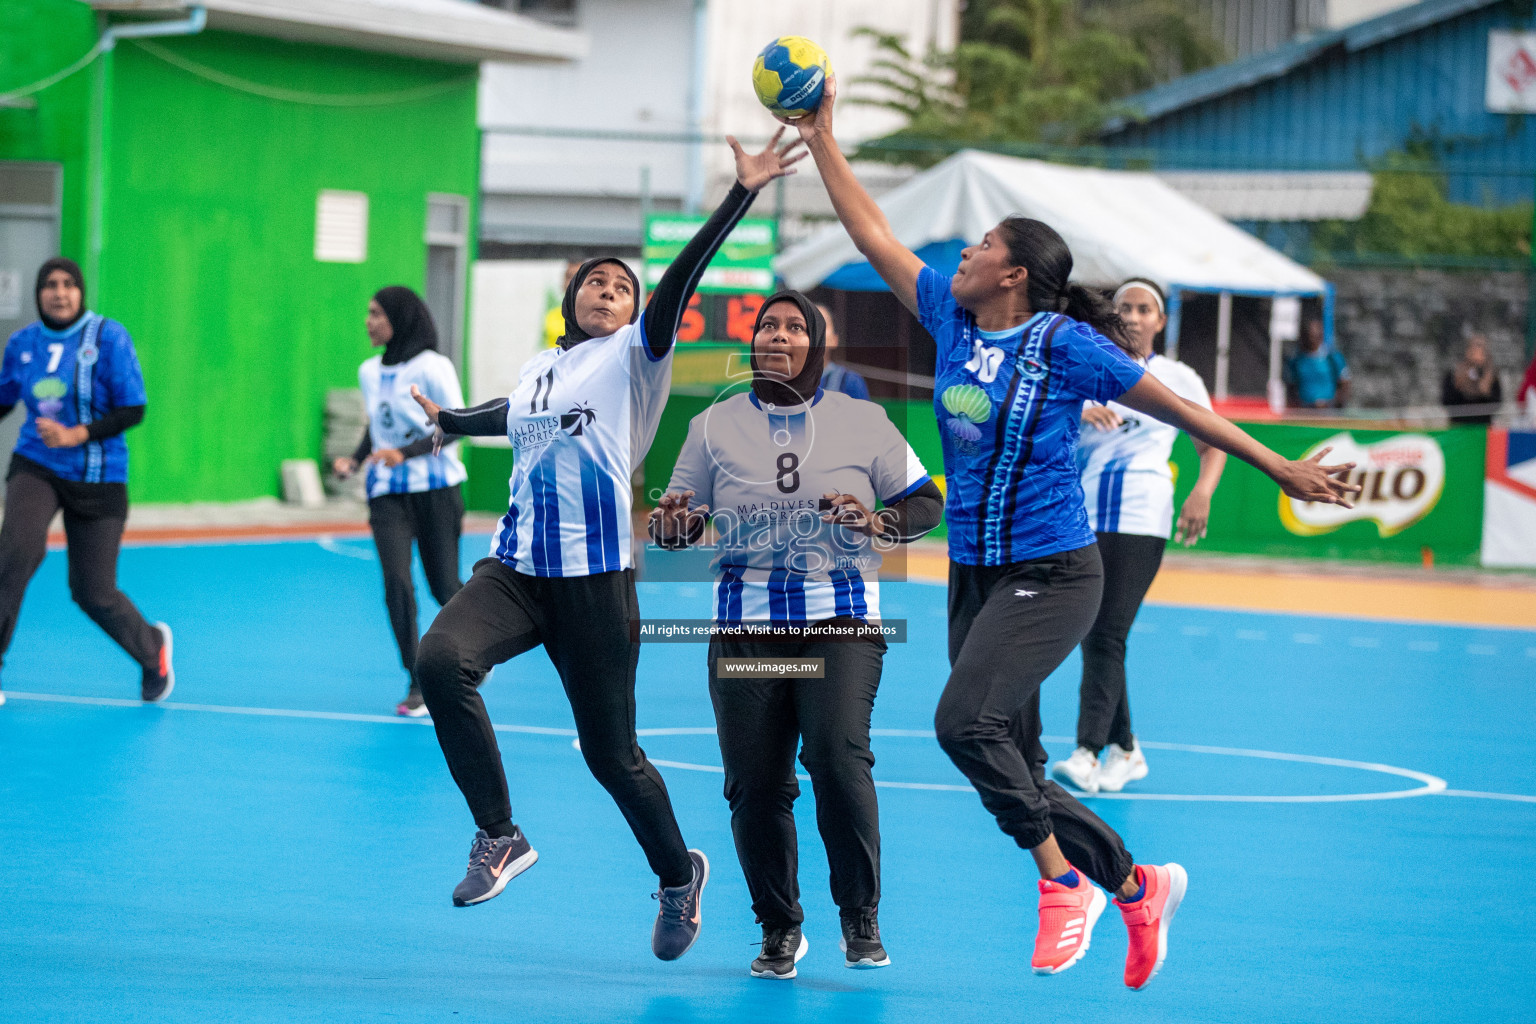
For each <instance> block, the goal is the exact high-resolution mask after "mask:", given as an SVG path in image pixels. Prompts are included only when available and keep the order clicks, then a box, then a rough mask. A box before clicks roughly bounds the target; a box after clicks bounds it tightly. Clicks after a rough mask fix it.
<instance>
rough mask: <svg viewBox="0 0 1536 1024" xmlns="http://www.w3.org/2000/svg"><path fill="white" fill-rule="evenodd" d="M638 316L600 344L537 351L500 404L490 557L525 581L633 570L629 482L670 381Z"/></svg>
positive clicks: (668, 368)
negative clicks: (501, 486) (503, 457)
mask: <svg viewBox="0 0 1536 1024" xmlns="http://www.w3.org/2000/svg"><path fill="white" fill-rule="evenodd" d="M644 324H645V317H643V316H642V317H641V318H640V320H638V321H637V322H635V323H632V324H629V325H627V326H625V327H622V328H620V329H619V330H618V331H616V332H615V333H613V334H610V335H609V336H608V337H606V338H591V339H589V340H586V341H583V342H582V343H581V344H579V345H573V346H571V347H570V348H553V349H546V350H544V351H543V352H540V353H539V354H538V355H536V356H534V357H533V358H532V359H530V360H528V362H527V363H526V364H525V365H524V366H523V370H522V374H521V376H520V377H519V378H518V384H517V390H516V391H514V392H512V397H511V398H510V399H509V400H508V408H507V436H508V437H509V438H510V439H511V441H512V449H513V456H512V459H513V462H512V479H511V481H510V486H511V489H512V500H511V503H510V504H509V506H508V508H507V514H506V515H505V516H503V517H502V520H501V524H500V526H498V527H497V530H496V534H495V536H494V537H492V539H491V555H492V557H494V558H498V559H500V560H501V561H502V562H503V563H504V564H506V565H507V566H509V567H511V568H513V569H516V570H517V571H518V572H522V573H527V574H529V575H532V576H589V575H592V574H593V573H599V572H614V571H617V570H619V569H628V568H630V567H631V566H632V565H633V564H634V561H633V557H632V550H633V543H634V538H633V531H632V526H631V523H630V514H631V508H632V506H633V503H634V494H633V492H632V490H631V485H630V479H631V477H632V476H633V474H634V471H635V468H636V467H637V466H639V464H640V460H641V459H643V458H644V457H645V453H646V451H647V450H649V449H650V447H651V441H652V440H653V439H654V438H655V436H656V426H657V424H658V423H659V422H660V421H661V412H662V410H663V409H664V408H665V407H666V404H667V394H668V392H669V390H670V389H671V384H672V351H673V350H672V348H671V347H669V348H668V349H667V352H666V354H665V355H663V356H661V357H660V358H657V357H655V356H654V355H653V354H652V353H651V350H650V347H649V346H648V345H647V344H646V341H645V327H644Z"/></svg>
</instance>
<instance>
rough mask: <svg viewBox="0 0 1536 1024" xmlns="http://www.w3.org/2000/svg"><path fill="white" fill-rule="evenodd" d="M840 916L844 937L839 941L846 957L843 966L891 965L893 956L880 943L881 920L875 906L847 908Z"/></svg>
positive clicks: (866, 968)
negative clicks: (876, 916)
mask: <svg viewBox="0 0 1536 1024" xmlns="http://www.w3.org/2000/svg"><path fill="white" fill-rule="evenodd" d="M839 916H840V917H841V918H842V919H843V939H842V941H841V942H839V943H838V945H839V946H841V947H842V950H843V954H844V955H845V957H846V960H845V961H844V963H843V966H845V967H853V968H856V969H859V970H869V969H870V968H872V967H889V966H891V958H890V957H889V956H887V955H886V952H885V947H884V946H882V945H881V944H880V922H879V921H878V920H876V918H875V908H874V907H862V908H860V909H858V910H845V911H843V912H842V913H841V914H840V915H839Z"/></svg>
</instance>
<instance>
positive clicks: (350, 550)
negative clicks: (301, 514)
mask: <svg viewBox="0 0 1536 1024" xmlns="http://www.w3.org/2000/svg"><path fill="white" fill-rule="evenodd" d="M315 543H316V544H318V545H320V547H321V548H323V549H324V550H326V551H329V552H330V553H331V554H333V555H345V556H346V557H348V558H361V559H362V560H363V561H365V562H375V561H378V556H377V555H375V554H374V553H373V552H372V551H367V550H359V549H358V548H355V547H350V546H348V545H346V544H343V543H341V542H340V541H338V540H337V539H336V538H335V537H334V536H332V535H331V534H324V535H322V536H320V537H317V538H316V539H315Z"/></svg>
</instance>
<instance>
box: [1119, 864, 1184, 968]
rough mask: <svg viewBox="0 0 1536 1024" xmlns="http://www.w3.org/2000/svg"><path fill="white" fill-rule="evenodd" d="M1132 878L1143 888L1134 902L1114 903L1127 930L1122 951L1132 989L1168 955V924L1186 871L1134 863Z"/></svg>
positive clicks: (1175, 908) (1182, 890) (1170, 866)
mask: <svg viewBox="0 0 1536 1024" xmlns="http://www.w3.org/2000/svg"><path fill="white" fill-rule="evenodd" d="M1136 878H1137V881H1139V882H1140V883H1141V884H1142V885H1144V886H1146V888H1147V891H1146V892H1145V893H1143V894H1142V897H1141V899H1139V900H1137V901H1136V902H1135V903H1121V902H1120V900H1119V899H1116V900H1115V903H1116V904H1118V905H1119V907H1120V916H1122V917H1124V918H1125V928H1126V930H1127V931H1128V932H1130V937H1131V942H1130V949H1129V950H1128V951H1127V952H1126V954H1125V983H1126V985H1127V986H1129V987H1130V988H1133V989H1143V988H1146V987H1147V982H1149V981H1151V980H1152V979H1153V978H1154V977H1156V976H1157V972H1158V971H1159V970H1161V969H1162V966H1163V960H1164V959H1165V958H1166V957H1167V956H1168V925H1169V924H1170V923H1171V922H1172V921H1173V915H1174V912H1175V911H1177V910H1178V909H1179V903H1180V902H1182V901H1183V899H1184V890H1185V889H1187V888H1188V887H1189V875H1188V874H1186V873H1185V871H1184V869H1183V868H1181V867H1179V865H1177V864H1166V865H1150V866H1142V865H1137V867H1136Z"/></svg>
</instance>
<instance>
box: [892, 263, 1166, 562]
mask: <svg viewBox="0 0 1536 1024" xmlns="http://www.w3.org/2000/svg"><path fill="white" fill-rule="evenodd" d="M917 306H918V314H919V319H921V320H922V323H923V326H924V327H926V328H927V329H928V333H930V334H932V335H933V339H934V341H935V342H937V344H938V358H937V361H936V366H935V369H934V378H935V384H934V391H933V406H934V411H935V412H936V413H937V415H938V418H939V427H940V430H939V433H940V435H941V436H942V438H943V443H944V472H945V476H946V479H945V490H946V494H945V506H944V515H945V519H946V520H947V522H948V524H949V557H950V558H951V559H953V560H954V561H956V562H959V563H961V564H963V565H1007V564H1009V563H1011V562H1022V561H1027V560H1029V559H1032V558H1043V557H1045V556H1046V555H1052V554H1056V553H1057V552H1060V551H1071V550H1074V549H1076V548H1080V547H1085V546H1087V545H1089V544H1092V543H1093V542H1094V536H1093V530H1092V529H1090V528H1089V524H1088V514H1087V512H1086V511H1084V509H1083V489H1082V486H1081V484H1080V483H1079V482H1078V472H1077V438H1078V421H1079V420H1080V419H1081V418H1082V414H1083V402H1084V400H1092V401H1096V402H1107V401H1110V400H1111V399H1114V398H1119V397H1120V396H1121V395H1123V394H1124V393H1125V392H1126V391H1129V390H1130V389H1131V388H1132V387H1133V386H1134V385H1135V384H1136V382H1137V381H1139V380H1141V376H1142V374H1143V373H1145V372H1146V371H1145V370H1144V369H1143V368H1142V367H1141V366H1139V365H1137V364H1136V363H1135V362H1133V361H1132V360H1131V357H1130V356H1128V355H1126V354H1125V353H1124V352H1122V351H1120V349H1118V348H1117V347H1115V344H1114V343H1113V342H1112V341H1110V340H1109V339H1108V338H1105V337H1104V336H1103V335H1101V334H1099V333H1098V332H1097V331H1095V330H1093V329H1092V328H1091V327H1089V326H1088V325H1087V324H1083V323H1079V322H1078V321H1076V320H1073V319H1071V318H1070V317H1065V316H1061V315H1060V314H1056V313H1037V314H1035V316H1034V317H1033V318H1031V319H1030V321H1029V322H1028V323H1026V324H1023V325H1021V326H1019V327H1015V328H1014V329H1012V330H1010V331H999V332H992V331H982V330H979V329H978V328H977V327H976V318H975V317H973V316H972V315H971V314H970V313H969V312H967V311H966V310H965V309H962V308H961V307H960V305H959V304H958V303H956V302H955V297H954V294H953V293H952V292H951V291H950V285H949V279H948V278H946V277H944V276H942V275H940V274H939V273H938V272H937V271H935V270H933V269H932V268H930V267H924V268H923V270H922V272H921V273H920V274H918V278H917Z"/></svg>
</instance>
